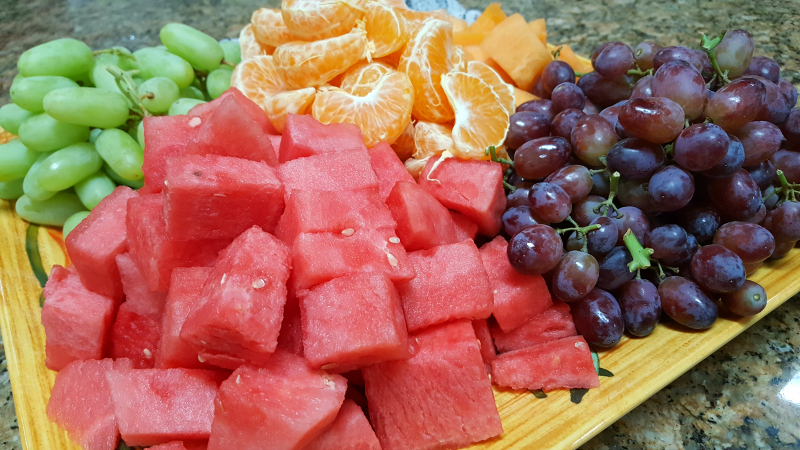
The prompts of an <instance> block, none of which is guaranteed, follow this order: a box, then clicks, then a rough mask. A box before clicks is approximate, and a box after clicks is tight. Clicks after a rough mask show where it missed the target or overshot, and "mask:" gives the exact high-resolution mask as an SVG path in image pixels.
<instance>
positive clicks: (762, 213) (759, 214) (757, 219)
mask: <svg viewBox="0 0 800 450" xmlns="http://www.w3.org/2000/svg"><path fill="white" fill-rule="evenodd" d="M766 217H767V206H766V205H764V204H761V207H760V208H758V211H756V213H755V214H753V216H752V217H750V218H749V219H747V220H746V221H745V222H748V223H755V224H760V223H761V222H762V221H763V220H764V218H766Z"/></svg>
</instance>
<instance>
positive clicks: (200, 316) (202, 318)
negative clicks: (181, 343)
mask: <svg viewBox="0 0 800 450" xmlns="http://www.w3.org/2000/svg"><path fill="white" fill-rule="evenodd" d="M291 266H292V263H291V260H290V259H289V249H288V248H287V247H286V246H285V245H284V244H283V243H282V242H281V241H279V240H278V239H277V238H276V237H275V236H273V235H271V234H269V233H267V232H265V231H263V230H261V229H260V228H258V227H253V228H250V229H249V230H247V231H245V232H244V233H242V234H241V235H240V236H239V237H237V238H236V239H234V241H233V243H231V245H230V246H228V248H226V249H225V250H224V251H223V252H222V253H221V254H220V258H219V261H217V264H216V265H215V266H214V269H213V270H212V272H211V274H210V275H209V277H208V280H207V281H206V284H205V285H204V286H203V292H202V293H201V300H200V301H201V302H202V304H201V305H200V307H199V308H197V309H195V310H194V311H192V312H191V313H190V314H189V316H188V317H187V318H186V322H184V324H183V329H182V330H181V338H182V339H185V340H187V341H188V342H190V343H191V344H193V345H194V346H196V347H197V348H199V349H200V353H199V357H200V358H201V359H204V360H207V361H208V362H209V363H211V364H214V365H217V366H221V367H226V368H231V369H235V368H236V367H238V366H240V365H241V364H244V363H246V362H249V363H251V364H256V365H258V364H260V363H262V362H263V361H265V360H267V359H268V358H269V356H270V354H271V353H272V352H274V351H275V347H276V346H277V344H278V333H279V332H280V329H281V321H282V319H283V305H284V304H285V303H286V280H287V279H288V278H289V270H290V268H291ZM201 362H202V361H201Z"/></svg>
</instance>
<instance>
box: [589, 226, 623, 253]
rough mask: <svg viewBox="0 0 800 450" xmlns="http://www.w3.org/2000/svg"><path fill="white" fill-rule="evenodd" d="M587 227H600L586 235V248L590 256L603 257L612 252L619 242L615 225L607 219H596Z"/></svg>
mask: <svg viewBox="0 0 800 450" xmlns="http://www.w3.org/2000/svg"><path fill="white" fill-rule="evenodd" d="M589 225H600V228H598V229H596V230H592V231H589V232H588V233H586V246H587V249H588V250H589V253H591V254H592V255H595V256H597V255H605V254H607V253H608V252H610V251H611V250H614V247H616V245H617V242H619V230H617V224H615V223H614V221H612V220H611V219H609V218H608V217H597V218H596V219H594V220H592V222H591V223H590V224H589Z"/></svg>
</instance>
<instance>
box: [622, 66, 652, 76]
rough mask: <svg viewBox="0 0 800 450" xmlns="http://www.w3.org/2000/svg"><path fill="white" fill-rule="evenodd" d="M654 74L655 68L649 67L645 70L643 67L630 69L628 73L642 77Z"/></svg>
mask: <svg viewBox="0 0 800 450" xmlns="http://www.w3.org/2000/svg"><path fill="white" fill-rule="evenodd" d="M652 74H653V69H647V70H645V71H642V69H639V68H636V69H630V70H628V75H638V76H640V77H645V76H647V75H652Z"/></svg>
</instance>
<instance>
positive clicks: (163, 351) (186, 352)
mask: <svg viewBox="0 0 800 450" xmlns="http://www.w3.org/2000/svg"><path fill="white" fill-rule="evenodd" d="M209 274H211V268H210V267H178V268H177V269H175V270H173V271H172V282H171V283H170V285H169V293H168V294H167V302H166V306H165V308H164V316H163V319H162V322H161V330H162V334H161V344H160V347H159V349H158V353H157V354H156V363H155V366H156V367H157V368H160V369H167V368H174V367H185V368H188V369H206V368H210V367H209V365H208V364H203V363H201V362H200V361H199V360H198V359H197V349H196V348H194V347H193V346H191V345H189V343H187V342H186V341H184V340H183V339H181V336H180V334H181V328H183V323H184V322H185V321H186V317H187V316H188V315H189V313H190V312H192V311H194V310H195V309H197V308H199V307H200V302H201V298H200V294H201V293H202V291H203V285H204V284H205V282H206V280H207V279H208V276H209Z"/></svg>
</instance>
